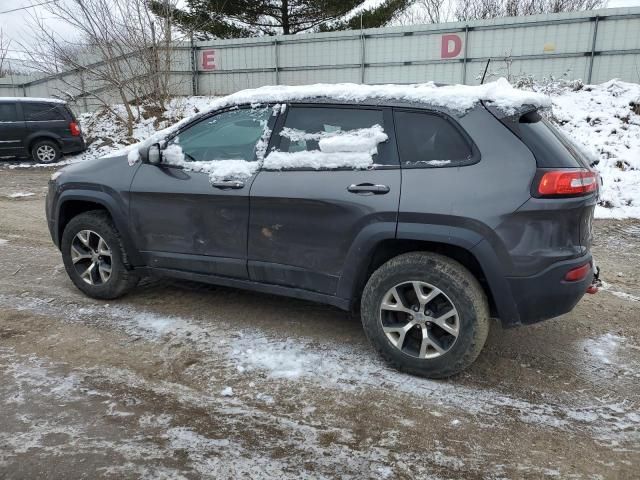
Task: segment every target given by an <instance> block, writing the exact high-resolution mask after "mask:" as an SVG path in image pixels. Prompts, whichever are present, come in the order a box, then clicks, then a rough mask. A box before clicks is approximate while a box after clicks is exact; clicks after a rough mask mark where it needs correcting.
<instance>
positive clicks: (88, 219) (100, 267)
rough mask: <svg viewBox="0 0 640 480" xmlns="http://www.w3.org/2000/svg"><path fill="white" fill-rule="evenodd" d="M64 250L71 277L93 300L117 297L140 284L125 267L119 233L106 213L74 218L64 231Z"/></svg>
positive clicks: (65, 264) (87, 213)
mask: <svg viewBox="0 0 640 480" xmlns="http://www.w3.org/2000/svg"><path fill="white" fill-rule="evenodd" d="M61 250H62V259H63V261H64V266H65V269H66V270H67V273H68V274H69V277H70V278H71V280H72V281H73V283H74V284H75V286H76V287H78V288H79V289H80V290H82V291H83V292H84V293H86V294H87V295H89V296H90V297H94V298H100V299H112V298H117V297H120V296H122V295H124V294H125V293H126V292H127V291H128V290H130V289H131V288H132V287H134V286H135V284H136V283H137V282H138V277H137V276H136V275H135V274H134V273H133V272H132V271H131V270H129V269H128V268H127V266H126V261H125V259H126V255H125V253H124V249H123V247H122V242H121V240H120V237H119V235H118V231H117V230H116V228H115V226H114V225H113V222H112V221H111V218H110V217H109V215H108V214H107V213H106V212H103V211H90V212H86V213H82V214H80V215H78V216H77V217H74V218H72V219H71V221H70V222H69V223H68V224H67V226H66V228H65V229H64V233H63V235H62V242H61Z"/></svg>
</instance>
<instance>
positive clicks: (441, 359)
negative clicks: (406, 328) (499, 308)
mask: <svg viewBox="0 0 640 480" xmlns="http://www.w3.org/2000/svg"><path fill="white" fill-rule="evenodd" d="M411 281H417V282H426V283H428V284H429V285H432V286H434V287H437V289H438V290H440V291H441V292H442V293H443V294H444V295H443V296H440V297H436V298H438V299H437V300H436V301H437V302H445V301H449V302H450V303H451V304H452V306H453V308H455V309H456V311H457V314H458V315H457V317H455V318H456V329H457V337H455V340H449V346H448V348H449V349H448V350H446V351H445V353H441V354H439V353H438V354H439V356H436V357H435V358H418V357H419V355H418V356H414V355H411V354H410V353H407V352H406V351H403V350H401V349H400V348H398V347H396V346H395V345H394V344H392V342H391V340H390V339H389V338H388V337H387V334H385V332H384V330H383V320H382V317H383V312H381V310H380V309H381V305H382V302H383V300H384V299H385V297H386V296H387V295H388V292H389V291H390V290H391V289H392V288H393V287H394V286H396V285H401V284H403V282H411ZM400 288H402V287H400ZM387 298H389V297H387ZM402 303H403V305H402V306H403V307H404V302H402ZM429 305H432V304H429V303H427V307H426V311H429ZM361 312H362V315H361V316H362V324H363V327H364V331H365V333H366V335H367V338H368V339H369V341H370V342H371V343H372V344H373V346H374V347H375V348H376V350H378V352H379V353H380V355H381V356H382V357H383V358H384V359H385V360H386V361H387V362H388V363H389V364H391V365H392V366H394V367H395V368H397V369H398V370H401V371H404V372H407V373H410V374H413V375H419V376H423V377H428V378H445V377H450V376H452V375H455V374H457V373H459V372H461V371H462V370H464V369H465V368H467V367H468V366H470V365H471V364H472V363H473V362H474V361H475V359H476V358H477V357H478V355H479V354H480V351H481V350H482V347H483V346H484V343H485V341H486V339H487V335H488V333H489V308H488V304H487V299H486V296H485V294H484V291H483V290H482V287H481V286H480V284H479V283H478V281H477V280H476V278H475V277H474V276H473V275H472V274H471V273H470V272H469V271H468V270H467V269H466V268H464V267H463V266H462V265H461V264H459V263H458V262H456V261H454V260H452V259H451V258H448V257H445V256H442V255H438V254H434V253H428V252H412V253H406V254H403V255H399V256H397V257H395V258H392V259H391V260H389V261H388V262H386V263H385V264H383V265H382V266H381V267H380V268H378V269H377V270H376V271H375V272H374V273H373V274H372V275H371V277H370V278H369V281H368V282H367V284H366V286H365V288H364V292H363V295H362V301H361ZM392 314H393V315H397V314H396V313H395V312H392ZM384 315H388V313H387V312H386V311H385V312H384ZM402 315H405V314H402ZM416 315H417V314H416ZM430 315H434V316H435V314H433V313H430ZM385 318H388V317H385ZM393 318H396V317H393ZM407 318H414V317H413V316H411V317H407ZM415 318H417V317H415ZM424 318H426V317H421V320H423V321H424ZM424 325H432V323H424ZM387 327H388V325H387ZM412 328H415V329H416V330H417V332H416V333H412V335H414V336H416V338H422V337H423V334H422V333H421V332H422V330H420V329H421V328H422V327H421V325H414V326H413V327H412ZM428 328H434V329H435V330H437V331H438V332H440V330H439V327H438V326H437V325H436V326H435V327H431V326H430V327H428ZM442 332H443V335H444V337H447V334H446V333H444V331H442ZM436 333H437V332H436ZM391 335H393V334H391ZM418 335H419V337H417V336H418ZM406 337H409V333H407V334H406ZM450 337H451V338H454V337H453V336H450ZM447 338H448V337H447ZM409 340H410V341H413V342H414V343H415V342H418V340H414V339H413V338H409ZM404 341H405V340H403V341H402V342H404ZM401 346H402V345H401ZM425 357H426V355H425Z"/></svg>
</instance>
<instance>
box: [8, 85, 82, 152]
mask: <svg viewBox="0 0 640 480" xmlns="http://www.w3.org/2000/svg"><path fill="white" fill-rule="evenodd" d="M84 150H86V145H85V142H84V138H83V137H82V132H81V131H80V126H79V124H78V121H77V120H76V117H75V115H74V114H73V112H72V111H71V109H70V108H69V106H68V105H67V104H66V102H64V101H62V100H57V99H55V98H30V97H25V98H22V97H0V158H3V157H31V158H32V159H33V160H34V161H35V162H37V163H54V162H57V161H58V160H60V158H61V157H62V155H63V154H68V153H79V152H82V151H84Z"/></svg>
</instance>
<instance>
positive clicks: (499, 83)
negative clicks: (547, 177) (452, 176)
mask: <svg viewBox="0 0 640 480" xmlns="http://www.w3.org/2000/svg"><path fill="white" fill-rule="evenodd" d="M313 98H329V99H333V100H338V101H341V102H362V101H365V100H372V99H379V100H387V101H389V100H395V101H404V102H411V103H417V104H424V105H430V106H434V107H441V108H446V109H448V110H451V111H453V112H456V113H464V112H466V111H467V110H470V109H472V108H473V107H474V106H475V105H476V104H478V103H479V102H480V101H488V102H492V103H493V104H494V105H495V106H496V107H497V108H498V109H500V110H502V111H504V112H505V113H508V112H515V111H516V110H517V109H519V108H521V107H523V106H524V105H532V106H534V107H544V108H546V107H550V106H551V99H550V98H549V97H548V96H546V95H544V94H542V93H537V92H530V91H525V90H518V89H516V88H514V87H512V86H511V84H510V83H509V82H508V81H507V80H506V79H504V78H500V79H498V80H496V81H495V82H490V83H486V84H484V85H444V86H439V85H436V84H435V83H433V82H429V83H419V84H409V85H399V84H386V85H362V84H356V83H337V84H325V83H317V84H314V85H297V86H287V85H275V86H265V87H260V88H255V89H249V90H241V91H239V92H236V93H233V94H231V95H228V96H226V97H221V98H219V99H217V100H215V101H214V102H212V103H211V108H210V109H209V110H208V111H212V110H218V109H220V108H224V107H229V106H233V105H243V104H256V103H275V102H289V101H301V100H307V99H313Z"/></svg>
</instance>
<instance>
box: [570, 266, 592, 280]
mask: <svg viewBox="0 0 640 480" xmlns="http://www.w3.org/2000/svg"><path fill="white" fill-rule="evenodd" d="M590 271H591V263H585V264H584V265H580V266H579V267H576V268H572V269H571V270H569V271H568V272H567V273H566V275H565V276H564V279H565V281H566V282H579V281H580V280H584V279H585V277H586V276H587V275H589V272H590Z"/></svg>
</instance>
